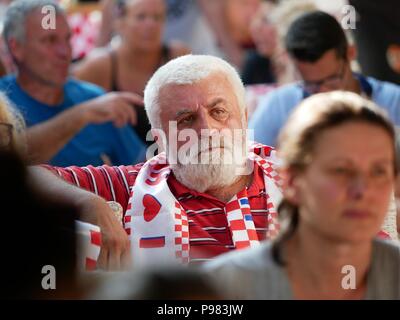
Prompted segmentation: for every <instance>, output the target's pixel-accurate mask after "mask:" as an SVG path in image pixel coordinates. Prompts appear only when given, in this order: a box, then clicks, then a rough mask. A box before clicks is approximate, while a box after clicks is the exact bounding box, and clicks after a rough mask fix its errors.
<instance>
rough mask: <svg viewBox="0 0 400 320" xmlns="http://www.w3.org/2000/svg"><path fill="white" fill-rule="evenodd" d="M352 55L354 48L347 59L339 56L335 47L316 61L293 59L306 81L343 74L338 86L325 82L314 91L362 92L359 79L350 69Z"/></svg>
mask: <svg viewBox="0 0 400 320" xmlns="http://www.w3.org/2000/svg"><path fill="white" fill-rule="evenodd" d="M351 57H352V49H349V53H348V55H347V60H345V59H344V58H340V57H338V56H337V53H336V51H335V50H334V49H331V50H328V51H327V52H325V53H324V54H323V55H322V57H321V58H320V59H319V60H317V61H315V62H304V61H300V60H297V59H293V62H294V64H295V67H296V69H297V71H298V73H299V75H300V78H301V79H302V80H303V81H304V82H306V83H307V82H320V81H323V80H326V79H329V78H331V77H334V76H337V75H341V74H342V79H341V81H340V83H339V84H338V85H336V86H328V85H326V84H325V83H323V84H321V86H320V87H319V88H318V89H317V90H316V91H314V92H310V93H311V94H314V93H322V92H329V91H334V90H346V91H352V92H355V93H360V85H359V83H358V80H357V79H355V78H354V76H353V74H352V71H351V69H350V63H349V61H350V59H351Z"/></svg>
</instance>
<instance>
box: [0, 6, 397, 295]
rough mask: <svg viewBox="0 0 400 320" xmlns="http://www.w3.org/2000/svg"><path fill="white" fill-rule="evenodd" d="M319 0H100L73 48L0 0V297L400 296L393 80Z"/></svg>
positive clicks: (35, 14)
mask: <svg viewBox="0 0 400 320" xmlns="http://www.w3.org/2000/svg"><path fill="white" fill-rule="evenodd" d="M322 2H323V1H317V0H301V1H297V0H281V1H270V0H264V1H262V0H243V1H239V0H225V1H213V0H208V1H207V0H198V1H195V0H193V1H191V0H190V1H189V0H183V1H178V0H176V1H173V0H121V1H109V0H101V1H99V2H98V4H96V8H97V9H98V13H99V14H101V17H102V19H101V23H100V26H99V30H97V37H98V38H97V39H96V41H95V43H96V45H97V47H96V48H94V49H92V50H89V52H88V53H87V54H86V55H85V56H84V57H83V56H82V57H79V59H75V58H74V57H73V48H72V43H71V38H72V36H73V32H74V31H76V30H71V28H70V25H69V11H68V10H69V9H70V8H69V7H68V3H67V2H66V1H56V0H14V1H6V2H5V3H4V4H2V5H3V6H4V8H5V12H4V13H2V14H3V17H2V24H3V26H2V43H3V46H4V48H6V53H4V54H6V55H7V56H8V58H7V57H3V56H2V54H0V59H1V61H2V63H3V65H4V75H3V77H1V78H0V91H1V95H0V158H1V161H2V163H3V166H2V168H1V170H0V171H1V172H0V175H1V176H2V182H3V183H2V186H1V189H2V192H0V194H1V195H2V197H3V202H4V203H6V204H7V205H6V210H7V211H8V212H9V213H8V214H7V215H6V216H5V219H6V221H5V222H4V223H5V224H7V225H11V224H12V222H11V220H14V219H15V217H17V218H18V219H20V220H21V222H22V223H21V225H22V227H21V230H19V232H20V234H22V235H23V237H19V238H18V239H16V241H10V239H12V240H14V239H15V236H14V237H13V235H12V230H10V231H7V232H4V233H2V237H3V240H4V241H3V242H4V243H6V242H7V243H10V242H11V243H10V244H9V246H8V247H7V250H6V251H5V257H6V259H8V261H10V262H11V264H12V265H15V268H12V270H13V271H12V273H13V274H14V275H15V277H10V279H12V280H14V279H16V278H18V277H19V276H18V274H19V273H23V275H24V276H23V277H20V278H19V280H20V281H18V282H17V284H15V283H11V282H10V283H8V284H7V285H5V286H4V287H3V288H2V290H1V291H2V292H1V296H2V297H4V298H13V299H15V298H16V299H21V298H22V299H26V298H34V299H42V298H43V299H59V298H73V299H285V300H286V299H344V300H347V299H400V243H399V231H400V206H399V205H398V201H397V199H398V195H399V194H400V179H399V178H398V171H399V168H400V164H399V162H400V161H399V159H400V147H399V146H400V139H399V137H400V135H399V130H398V129H397V126H400V87H399V86H398V85H397V84H395V83H392V82H389V81H386V80H387V79H386V78H385V77H378V78H375V77H373V75H371V74H370V73H369V72H368V73H366V74H364V65H363V64H364V63H363V64H361V65H360V64H358V61H357V59H358V55H357V41H353V39H352V33H351V32H350V31H349V30H345V29H343V24H342V23H341V21H340V17H339V16H338V14H337V13H338V11H339V12H340V11H341V10H340V8H342V7H343V6H346V5H348V3H347V1H339V2H338V3H337V5H336V6H333V7H334V8H324V6H323V5H321V3H322ZM350 2H351V1H350ZM355 2H356V1H355ZM69 5H70V4H69ZM44 7H47V8H48V7H50V8H52V9H53V11H52V10H50V11H43V10H42V9H43V8H44ZM356 8H357V9H359V7H358V6H356ZM44 12H45V13H44ZM363 12H364V11H362V10H361V11H360V13H361V14H362V13H363ZM43 19H47V20H46V21H47V22H49V21H50V22H54V25H52V24H51V23H50V24H44V23H43V21H44V20H43ZM382 23H383V22H382ZM398 32H400V30H398ZM357 36H358V37H359V36H360V35H359V34H358V35H357ZM356 40H357V39H356ZM202 43H203V46H202V45H201V44H202ZM199 44H200V45H199ZM254 90H255V91H254ZM254 92H256V97H254V96H252V97H251V99H250V96H251V95H252V93H254ZM15 197H18V199H19V201H18V200H17V201H12V200H11V199H14V198H15ZM397 211H398V212H399V213H397ZM32 212H35V214H32ZM36 212H37V213H36ZM7 221H9V222H7ZM27 239H28V240H27ZM28 247H29V248H28ZM21 252H22V253H23V254H21ZM26 265H28V270H26ZM3 267H4V266H3ZM7 268H9V266H8V265H7ZM43 268H45V270H50V271H51V270H52V268H54V269H55V270H57V272H58V276H57V289H56V290H48V288H47V290H46V288H45V287H46V286H45V285H44V284H43V283H44V281H45V280H44V279H43V270H44V269H43ZM46 268H47V269H46ZM8 273H9V272H8ZM50 282H51V281H50ZM49 286H50V287H51V284H50V285H49ZM171 287H174V288H175V290H174V291H173V292H171V290H170V288H171Z"/></svg>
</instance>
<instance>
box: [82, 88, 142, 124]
mask: <svg viewBox="0 0 400 320" xmlns="http://www.w3.org/2000/svg"><path fill="white" fill-rule="evenodd" d="M134 105H143V99H142V98H141V97H140V96H139V95H136V94H134V93H130V92H110V93H107V94H105V95H102V96H100V97H97V98H95V99H92V100H89V101H87V102H85V103H82V104H80V105H79V106H77V107H76V108H79V110H80V111H82V112H83V117H85V118H86V120H87V122H88V123H94V124H100V123H104V122H108V121H112V122H113V123H114V125H115V126H117V127H123V126H125V125H127V124H132V125H135V124H136V123H137V115H136V111H135V108H134V107H133V106H134Z"/></svg>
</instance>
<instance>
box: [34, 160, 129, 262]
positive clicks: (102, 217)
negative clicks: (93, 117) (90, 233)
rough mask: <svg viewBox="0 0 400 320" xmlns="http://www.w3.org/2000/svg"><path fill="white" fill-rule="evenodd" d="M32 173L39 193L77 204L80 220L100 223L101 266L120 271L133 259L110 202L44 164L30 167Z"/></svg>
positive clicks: (61, 201) (62, 201)
mask: <svg viewBox="0 0 400 320" xmlns="http://www.w3.org/2000/svg"><path fill="white" fill-rule="evenodd" d="M28 170H29V175H30V178H31V181H32V183H33V184H34V185H35V188H36V190H37V191H38V192H39V193H43V194H46V195H47V196H50V197H51V198H52V199H54V200H55V201H57V202H59V203H68V204H72V205H74V206H75V207H76V208H77V209H78V212H79V214H80V219H81V220H82V221H85V222H89V223H92V224H95V225H98V226H99V227H100V229H101V235H102V246H101V251H100V256H99V260H98V266H99V267H101V268H105V269H112V270H119V269H124V268H127V267H128V266H129V264H130V262H131V258H130V245H129V239H128V236H127V234H126V232H125V230H124V229H123V228H122V226H121V224H120V222H119V221H118V219H117V218H116V217H115V216H114V213H113V211H112V210H111V208H110V207H109V205H108V204H107V202H106V201H105V200H104V199H103V198H101V197H99V196H97V195H95V194H93V193H91V192H88V191H85V190H83V189H80V188H78V187H75V186H73V185H71V184H68V183H67V182H65V181H63V180H62V179H60V178H59V177H57V176H55V175H54V174H52V173H51V172H49V171H48V170H46V169H44V168H41V167H30V168H29V169H28Z"/></svg>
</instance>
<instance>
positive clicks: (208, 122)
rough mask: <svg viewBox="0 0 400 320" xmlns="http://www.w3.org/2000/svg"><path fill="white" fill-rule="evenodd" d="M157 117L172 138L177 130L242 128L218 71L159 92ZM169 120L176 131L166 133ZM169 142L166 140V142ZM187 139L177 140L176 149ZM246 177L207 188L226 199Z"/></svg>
mask: <svg viewBox="0 0 400 320" xmlns="http://www.w3.org/2000/svg"><path fill="white" fill-rule="evenodd" d="M159 101H160V110H161V113H160V119H161V126H162V129H163V130H164V131H165V134H166V136H167V139H168V137H170V136H171V137H174V136H177V135H178V134H179V132H180V131H181V130H184V129H192V130H194V131H195V132H196V133H197V136H198V137H199V138H200V136H201V130H202V129H208V130H210V133H212V131H213V130H216V131H220V130H223V129H229V130H232V129H245V128H246V126H247V118H246V121H244V123H243V121H242V116H241V113H240V109H239V105H238V102H237V99H236V96H235V94H234V91H233V88H232V86H231V84H230V83H229V82H228V80H227V79H226V78H225V77H224V76H223V75H221V74H211V75H210V76H208V77H207V78H205V79H203V80H201V81H199V82H197V83H196V84H191V85H177V84H173V85H167V86H165V87H163V88H162V89H161V91H160V95H159ZM169 121H176V123H177V132H171V133H170V132H169ZM170 143H171V141H168V144H170ZM186 143H187V142H185V141H177V148H178V150H179V148H180V147H182V146H183V145H184V144H186ZM250 180H251V177H250V176H242V177H240V178H239V179H238V180H237V182H236V183H235V184H234V185H233V186H229V187H226V188H223V190H207V193H209V194H212V195H214V196H215V197H217V198H220V199H221V200H226V199H228V200H229V199H230V198H231V197H232V196H233V195H234V194H235V193H236V192H238V191H240V190H241V189H242V188H243V187H244V186H245V185H246V184H247V183H248V182H249V181H250Z"/></svg>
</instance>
